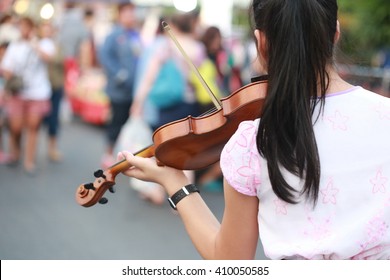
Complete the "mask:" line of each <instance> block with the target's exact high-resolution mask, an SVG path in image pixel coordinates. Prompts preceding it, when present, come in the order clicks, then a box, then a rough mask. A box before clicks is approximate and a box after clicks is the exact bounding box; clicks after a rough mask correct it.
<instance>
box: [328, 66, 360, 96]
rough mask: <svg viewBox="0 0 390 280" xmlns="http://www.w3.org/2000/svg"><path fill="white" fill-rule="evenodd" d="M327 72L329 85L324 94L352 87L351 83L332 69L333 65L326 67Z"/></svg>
mask: <svg viewBox="0 0 390 280" xmlns="http://www.w3.org/2000/svg"><path fill="white" fill-rule="evenodd" d="M328 74H329V86H328V89H327V91H326V94H329V93H334V92H340V91H344V90H348V89H350V88H352V87H353V85H351V84H350V83H348V82H346V81H345V80H343V79H342V78H341V77H340V75H339V74H338V72H337V71H336V70H335V69H334V67H329V68H328Z"/></svg>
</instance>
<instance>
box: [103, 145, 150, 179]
mask: <svg viewBox="0 0 390 280" xmlns="http://www.w3.org/2000/svg"><path fill="white" fill-rule="evenodd" d="M134 155H135V156H139V157H144V158H150V157H153V156H154V145H150V146H148V147H146V148H144V149H142V150H140V151H138V152H136V153H135V154H134ZM131 166H132V165H131V164H130V163H129V162H128V161H127V160H126V159H123V160H121V161H119V162H117V163H115V164H114V165H112V166H110V167H109V168H108V169H107V170H106V172H108V173H110V174H111V175H112V177H113V178H115V177H116V175H118V174H119V173H121V172H123V171H126V170H127V169H129V168H130V167H131Z"/></svg>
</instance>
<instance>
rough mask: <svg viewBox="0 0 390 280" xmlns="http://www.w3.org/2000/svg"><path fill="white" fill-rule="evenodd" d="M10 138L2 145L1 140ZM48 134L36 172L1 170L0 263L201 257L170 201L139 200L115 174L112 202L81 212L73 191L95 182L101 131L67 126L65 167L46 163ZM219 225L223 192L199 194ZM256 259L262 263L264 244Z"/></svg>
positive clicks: (101, 147) (73, 123) (79, 125)
mask: <svg viewBox="0 0 390 280" xmlns="http://www.w3.org/2000/svg"><path fill="white" fill-rule="evenodd" d="M4 140H5V139H3V141H4ZM46 144H47V139H46V137H45V131H44V128H42V130H41V134H40V144H39V147H38V170H37V171H38V172H37V174H36V175H35V176H34V177H31V176H29V175H27V174H26V173H25V172H24V171H23V169H22V166H21V165H20V166H17V167H7V166H3V165H0V191H1V193H0V259H2V260H19V259H23V260H36V259H38V260H42V259H44V260H53V259H54V260H150V259H153V260H154V259H155V260H175V259H183V260H192V259H193V260H197V259H201V257H200V256H199V254H198V253H197V251H196V250H195V249H194V247H193V245H192V243H191V241H190V239H189V237H188V236H187V234H186V232H185V229H184V226H183V224H182V222H181V220H180V217H179V216H178V215H177V214H175V213H174V212H173V210H171V208H170V207H169V205H168V203H166V204H164V205H163V206H155V205H151V204H150V203H148V202H146V201H144V200H142V199H140V198H139V197H138V195H137V193H136V191H134V190H133V189H131V188H130V187H129V183H128V178H127V177H125V176H122V175H118V176H117V180H116V181H117V183H116V186H115V187H116V193H115V194H111V193H108V192H107V195H106V197H107V198H108V200H109V201H108V203H107V204H106V205H100V204H97V205H95V206H93V207H90V208H84V207H81V206H79V205H78V204H77V203H76V201H75V191H76V189H77V187H78V186H79V185H80V184H81V183H88V182H93V180H94V177H93V172H94V171H95V170H96V169H99V164H100V158H101V153H102V151H103V150H104V131H103V128H101V127H96V126H93V125H89V124H86V123H84V122H82V121H81V120H79V119H77V118H74V119H72V120H71V121H70V122H67V123H64V124H63V125H62V129H61V135H60V147H61V150H62V152H63V153H64V160H63V161H62V162H61V163H52V162H50V161H49V160H48V159H47V153H46ZM202 196H203V198H204V199H205V201H206V203H207V204H208V205H209V206H210V208H211V209H212V211H213V212H214V213H215V214H216V216H217V217H218V219H221V217H222V212H223V206H224V205H223V204H224V203H223V194H222V193H213V192H202ZM256 258H257V259H265V256H264V255H263V251H262V248H261V245H260V242H259V246H258V250H257V256H256Z"/></svg>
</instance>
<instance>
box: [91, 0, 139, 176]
mask: <svg viewBox="0 0 390 280" xmlns="http://www.w3.org/2000/svg"><path fill="white" fill-rule="evenodd" d="M135 9H136V7H135V5H134V4H133V3H131V2H126V3H122V4H119V5H118V24H117V26H116V27H114V29H113V31H112V32H111V33H110V34H109V35H108V36H107V38H106V39H105V42H104V44H103V46H102V47H101V49H100V52H99V58H100V63H101V65H102V67H103V69H104V70H105V73H106V76H107V86H106V93H107V95H108V97H109V99H110V105H111V119H110V121H109V123H108V125H107V147H106V151H105V154H104V155H103V158H102V167H103V169H105V168H107V167H109V166H110V165H112V164H113V163H114V162H115V158H114V157H113V149H114V146H115V143H116V141H117V138H118V135H119V133H120V130H121V128H122V126H123V125H124V124H125V123H126V121H127V119H128V117H129V109H130V106H131V104H132V101H133V87H134V80H135V71H136V67H137V62H138V58H139V55H140V53H141V49H142V43H141V39H140V35H139V31H138V30H137V21H136V14H135Z"/></svg>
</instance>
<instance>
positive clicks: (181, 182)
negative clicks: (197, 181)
mask: <svg viewBox="0 0 390 280" xmlns="http://www.w3.org/2000/svg"><path fill="white" fill-rule="evenodd" d="M180 172H181V174H180V175H179V176H171V177H169V178H167V180H165V181H164V182H162V183H161V185H162V186H163V187H164V189H165V191H166V192H167V194H168V196H169V197H170V196H172V195H174V194H175V193H176V192H177V191H178V190H180V189H181V188H182V187H183V186H186V185H189V184H190V183H191V182H190V180H189V179H188V178H187V177H186V176H185V174H184V173H183V171H180Z"/></svg>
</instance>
